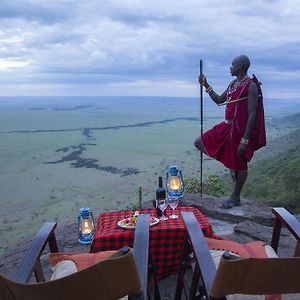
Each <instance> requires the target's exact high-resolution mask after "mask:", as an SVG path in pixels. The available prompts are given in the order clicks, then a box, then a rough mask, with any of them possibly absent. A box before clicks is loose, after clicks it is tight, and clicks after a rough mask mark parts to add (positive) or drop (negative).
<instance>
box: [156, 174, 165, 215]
mask: <svg viewBox="0 0 300 300" xmlns="http://www.w3.org/2000/svg"><path fill="white" fill-rule="evenodd" d="M155 199H156V201H155V202H156V214H157V215H158V216H161V215H162V213H161V210H160V209H159V207H158V205H157V200H162V199H166V190H165V189H164V187H163V185H162V177H161V176H159V177H158V188H157V190H156V195H155Z"/></svg>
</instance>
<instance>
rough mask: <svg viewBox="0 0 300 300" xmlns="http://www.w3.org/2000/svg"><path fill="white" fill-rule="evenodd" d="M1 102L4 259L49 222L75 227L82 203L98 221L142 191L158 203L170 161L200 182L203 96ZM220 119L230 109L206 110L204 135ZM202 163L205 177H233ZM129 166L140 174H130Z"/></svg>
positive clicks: (271, 118) (276, 132)
mask: <svg viewBox="0 0 300 300" xmlns="http://www.w3.org/2000/svg"><path fill="white" fill-rule="evenodd" d="M2 100H3V101H0V117H1V128H0V187H1V192H0V205H1V211H0V240H1V245H0V254H1V253H3V251H4V250H5V248H6V247H8V246H11V245H12V244H13V243H14V242H15V241H16V240H19V239H21V238H23V237H26V236H28V235H30V234H32V233H34V232H36V230H37V229H38V228H39V227H40V225H41V223H42V222H44V221H51V220H56V221H58V223H59V224H62V223H65V222H69V221H76V218H77V214H78V212H79V209H80V207H83V206H88V207H90V208H91V209H92V211H93V212H94V214H95V215H97V214H98V213H100V212H104V211H110V210H116V209H123V208H130V207H133V206H134V205H135V204H137V203H138V189H139V187H140V186H141V187H142V189H143V201H145V202H146V201H149V200H151V199H153V197H154V192H155V189H156V187H157V177H158V176H160V175H161V176H164V178H165V171H166V169H167V168H168V166H170V165H174V164H175V165H178V166H179V167H180V168H181V169H182V171H183V174H184V176H186V177H194V176H196V177H197V176H199V168H200V159H199V157H200V156H199V153H198V152H197V151H196V150H195V149H194V147H193V141H194V139H195V138H196V137H197V136H198V134H199V132H200V123H199V107H198V99H193V98H186V99H184V98H147V97H144V98H130V97H124V98H113V97H112V98H97V97H95V98H93V97H87V98H76V97H73V98H57V97H55V98H46V97H37V98H22V99H15V98H11V99H2ZM295 107H297V108H298V109H299V110H300V107H299V102H298V106H297V105H296V106H295V104H294V103H291V104H290V105H287V104H286V103H284V104H282V103H279V102H278V103H276V105H275V106H272V107H271V108H272V109H271V110H270V111H267V120H268V124H270V125H272V126H274V124H277V123H276V118H277V117H282V116H285V115H289V114H291V113H292V112H295ZM223 114H224V108H218V107H216V106H215V105H211V104H207V105H206V106H205V122H204V124H205V126H204V130H206V129H207V128H209V127H211V126H212V125H213V124H215V123H218V122H220V120H222V119H223ZM272 122H275V123H272ZM276 126H277V125H276ZM288 126H289V125H287V128H285V129H284V128H281V127H280V126H278V128H277V127H274V128H273V127H270V128H268V129H269V130H268V131H269V136H271V139H275V138H278V137H280V136H282V135H284V134H285V133H286V129H288V128H289V127H288ZM290 130H292V127H291V128H290ZM80 147H81V148H80ZM80 149H81V150H80ZM269 151H272V149H269ZM74 152H76V153H77V154H76V155H73V156H70V155H71V154H72V153H73V154H74ZM261 153H262V154H261V155H262V156H263V155H264V153H267V152H264V151H262V152H261ZM67 156H68V157H69V158H68V159H66V157H67ZM78 158H80V159H81V160H83V161H84V160H88V159H92V160H94V162H95V165H96V167H87V166H88V165H84V166H82V167H80V168H79V167H77V168H76V167H74V165H72V164H74V163H76V162H77V161H78ZM204 159H205V160H204V164H203V170H204V177H206V176H208V175H210V174H216V173H217V174H221V175H222V174H224V173H226V172H227V170H226V169H225V168H224V167H223V166H222V165H221V164H219V163H217V162H215V161H214V160H211V159H209V158H207V157H204ZM256 159H257V158H256ZM258 159H259V155H258ZM54 162H56V163H54ZM95 165H94V166H95ZM128 169H129V170H132V169H136V170H138V174H134V173H130V172H129V174H128V173H126V170H128ZM114 170H115V171H116V172H114ZM124 174H125V175H126V174H127V175H126V176H124Z"/></svg>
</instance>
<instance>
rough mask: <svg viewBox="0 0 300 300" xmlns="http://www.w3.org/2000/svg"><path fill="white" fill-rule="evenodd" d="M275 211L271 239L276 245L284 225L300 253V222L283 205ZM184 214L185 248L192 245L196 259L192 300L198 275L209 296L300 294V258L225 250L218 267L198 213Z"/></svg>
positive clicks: (204, 292)
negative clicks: (243, 255)
mask: <svg viewBox="0 0 300 300" xmlns="http://www.w3.org/2000/svg"><path fill="white" fill-rule="evenodd" d="M273 212H274V215H275V218H276V219H275V230H274V231H273V238H272V241H275V243H273V244H275V245H276V247H277V246H278V242H279V236H280V228H281V226H282V225H285V226H286V228H288V229H289V230H290V232H291V233H292V234H293V235H294V236H295V238H296V240H297V246H296V251H295V254H297V253H298V252H297V249H299V241H300V227H299V225H300V223H299V222H298V221H297V220H296V219H295V217H294V216H292V215H291V214H290V213H288V212H287V211H286V210H285V209H283V208H274V209H273ZM181 215H182V218H183V220H184V223H185V226H186V229H187V239H186V245H187V246H186V247H188V248H189V249H190V247H191V248H192V251H193V253H194V257H195V260H196V268H195V271H194V273H193V279H192V286H191V288H190V298H189V299H193V297H194V295H195V294H196V288H197V285H198V281H199V277H200V278H201V286H200V290H198V292H200V293H201V295H204V296H206V298H207V299H226V298H225V296H226V295H231V294H244V295H267V294H291V293H292V294H294V293H300V283H299V282H300V281H299V278H300V257H292V258H241V257H239V256H235V255H230V254H229V252H225V253H224V255H223V257H222V258H221V261H220V264H219V266H218V269H216V267H215V265H214V262H213V259H212V256H211V254H210V251H209V248H208V245H207V243H206V240H205V238H204V235H203V233H202V230H201V228H200V226H199V224H198V223H197V220H196V218H195V216H194V215H193V213H191V212H182V213H181ZM276 227H277V229H276ZM291 229H292V230H291ZM274 232H275V238H274ZM187 253H188V252H187ZM184 255H185V254H184ZM183 262H184V257H183ZM183 266H184V264H183ZM181 273H182V274H184V267H181V269H180V272H179V275H178V282H177V290H176V299H181V298H180V297H181V291H180V288H181V287H182V286H183V283H182V281H183V280H182V278H183V275H182V274H181Z"/></svg>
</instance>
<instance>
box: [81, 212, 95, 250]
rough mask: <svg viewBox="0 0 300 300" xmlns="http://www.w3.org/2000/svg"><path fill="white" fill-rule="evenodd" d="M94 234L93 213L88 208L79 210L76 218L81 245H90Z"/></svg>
mask: <svg viewBox="0 0 300 300" xmlns="http://www.w3.org/2000/svg"><path fill="white" fill-rule="evenodd" d="M94 233H95V223H94V218H93V213H92V212H91V210H90V209H89V208H88V207H83V208H81V209H80V213H79V216H78V237H79V242H80V243H81V244H89V243H91V241H92V239H93V237H94Z"/></svg>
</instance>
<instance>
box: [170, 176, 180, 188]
mask: <svg viewBox="0 0 300 300" xmlns="http://www.w3.org/2000/svg"><path fill="white" fill-rule="evenodd" d="M170 188H171V189H172V190H179V189H180V188H181V182H180V179H179V177H177V176H172V177H171V179H170Z"/></svg>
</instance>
